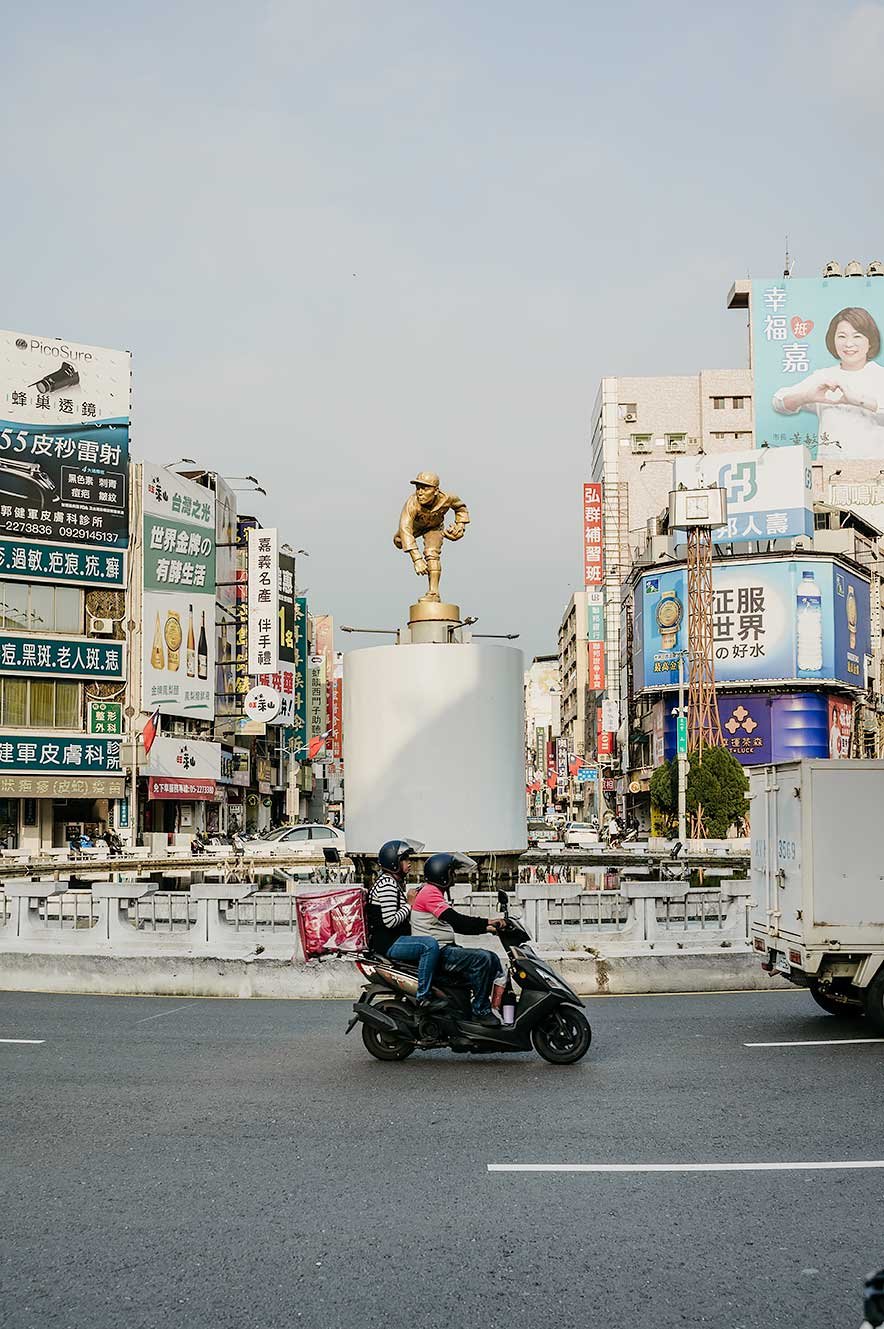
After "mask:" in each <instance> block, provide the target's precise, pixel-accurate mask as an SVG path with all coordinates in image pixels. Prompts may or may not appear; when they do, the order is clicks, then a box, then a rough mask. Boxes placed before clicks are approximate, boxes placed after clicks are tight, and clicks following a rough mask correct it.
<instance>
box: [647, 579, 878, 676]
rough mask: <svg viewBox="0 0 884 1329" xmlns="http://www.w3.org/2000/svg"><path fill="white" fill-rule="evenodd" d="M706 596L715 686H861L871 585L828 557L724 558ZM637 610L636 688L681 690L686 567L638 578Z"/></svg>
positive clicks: (868, 642)
mask: <svg viewBox="0 0 884 1329" xmlns="http://www.w3.org/2000/svg"><path fill="white" fill-rule="evenodd" d="M712 597H713V603H712V611H713V625H712V627H713V656H714V661H715V677H716V680H717V682H719V683H780V682H783V681H804V682H808V683H813V682H839V683H843V684H846V685H847V686H849V687H855V688H864V687H865V677H866V666H865V657H866V656H867V655H869V654H870V653H871V622H870V609H869V583H868V581H867V580H866V579H865V578H863V577H861V576H859V575H858V574H857V573H854V572H848V571H847V570H846V568H844V567H842V566H841V564H840V563H838V562H836V561H835V560H834V559H831V558H812V559H811V558H781V559H774V558H768V559H728V560H726V561H725V562H721V563H716V564H714V565H713V569H712ZM633 609H634V612H633V620H634V622H633V632H634V638H633V640H634V648H633V649H634V658H633V668H634V677H635V686H636V689H637V690H648V689H651V690H658V689H660V688H670V687H675V686H677V684H678V660H679V655H680V653H681V652H682V651H684V650H685V649H686V647H687V574H686V571H685V569H684V568H674V569H672V570H667V571H666V572H653V573H646V574H644V575H643V576H641V577H640V578H639V579H638V581H637V582H636V586H635V591H634V599H633Z"/></svg>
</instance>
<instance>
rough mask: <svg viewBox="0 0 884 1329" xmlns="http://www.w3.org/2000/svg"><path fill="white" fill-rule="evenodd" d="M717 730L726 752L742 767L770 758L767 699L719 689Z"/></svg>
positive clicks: (768, 699)
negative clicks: (718, 726) (718, 727)
mask: <svg viewBox="0 0 884 1329" xmlns="http://www.w3.org/2000/svg"><path fill="white" fill-rule="evenodd" d="M718 714H719V716H720V718H721V733H722V737H723V738H724V745H725V747H726V748H727V750H728V752H732V753H733V755H734V756H735V757H736V758H737V760H738V761H741V762H742V763H743V765H744V766H758V765H761V763H763V762H766V761H770V760H771V732H770V722H771V711H770V698H769V697H765V696H758V695H756V696H752V694H751V693H750V694H748V695H745V696H744V695H739V694H738V695H736V696H733V695H731V694H730V693H727V692H723V693H721V694H720V695H719V698H718Z"/></svg>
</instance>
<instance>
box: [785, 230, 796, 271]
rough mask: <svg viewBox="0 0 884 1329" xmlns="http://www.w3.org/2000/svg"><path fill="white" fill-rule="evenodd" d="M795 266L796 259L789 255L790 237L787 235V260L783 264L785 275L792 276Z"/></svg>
mask: <svg viewBox="0 0 884 1329" xmlns="http://www.w3.org/2000/svg"><path fill="white" fill-rule="evenodd" d="M794 267H795V260H794V258H791V257H790V256H789V237H788V235H787V236H786V261H785V263H784V264H783V276H784V277H791V276H792V272H793V270H794Z"/></svg>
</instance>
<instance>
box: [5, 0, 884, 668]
mask: <svg viewBox="0 0 884 1329" xmlns="http://www.w3.org/2000/svg"><path fill="white" fill-rule="evenodd" d="M4 37H5V49H6V56H5V58H4V98H3V110H2V112H0V150H2V157H3V161H4V163H5V167H6V169H5V178H6V190H5V198H4V207H3V228H2V235H3V239H4V244H3V251H4V254H3V256H4V259H5V262H4V263H3V269H2V270H3V276H4V299H3V301H2V306H3V308H2V314H0V324H2V326H4V327H6V328H8V329H12V330H16V331H23V332H28V333H32V334H42V335H45V336H55V337H64V338H68V339H71V340H75V341H80V342H87V343H92V344H95V345H99V346H111V347H125V348H127V349H129V350H131V351H132V353H133V375H134V379H133V432H132V450H133V456H134V457H135V458H136V459H138V460H145V459H147V460H151V461H156V462H169V461H174V460H176V459H177V458H179V457H182V456H187V457H192V458H194V459H196V461H197V462H198V464H199V465H204V466H206V467H209V468H214V469H217V470H219V471H220V472H221V473H222V474H225V475H228V476H237V475H241V474H246V473H248V474H253V475H255V476H257V477H258V479H259V481H260V483H261V484H262V485H263V486H264V488H266V490H267V497H266V498H261V497H260V496H256V497H254V498H251V497H247V496H246V495H241V496H240V497H241V500H242V509H243V510H245V511H251V512H253V513H254V515H256V516H257V517H258V518H259V519H260V520H261V522H262V523H263V524H264V525H268V526H270V525H278V527H279V529H280V539H282V540H288V542H289V543H291V544H292V545H293V546H294V547H295V548H303V549H306V550H308V551H309V558H302V559H301V560H300V561H299V568H298V578H299V582H300V583H301V585H302V586H305V587H306V588H307V594H308V599H309V601H310V606H311V609H312V610H313V611H315V612H327V613H331V614H333V615H334V616H335V619H336V622H337V623H338V624H352V625H355V626H367V627H395V626H397V625H398V624H399V623H400V622H402V621H403V619H404V617H405V615H406V610H407V606H408V604H409V603H411V602H412V601H413V600H414V599H416V598H417V595H418V594H420V593H421V592H422V590H423V585H422V583H421V582H419V581H418V580H417V578H416V577H415V576H414V573H413V571H412V570H411V565H410V561H409V560H408V558H407V557H405V556H404V555H402V554H400V553H398V552H397V551H396V550H395V549H394V548H393V546H392V542H391V537H392V534H393V532H394V530H395V529H396V525H397V520H398V514H399V511H400V508H401V505H402V503H403V501H404V500H405V498H406V497H407V496H408V494H409V493H410V492H412V491H411V487H410V485H409V481H410V480H411V478H412V476H413V475H414V474H415V473H416V471H417V470H419V469H428V468H429V469H433V470H436V471H438V472H439V473H440V475H441V478H442V483H443V486H444V487H446V488H449V489H451V490H453V491H455V492H457V493H459V494H460V495H461V496H462V497H463V498H464V499H465V500H466V502H467V503H468V505H469V508H470V512H471V514H472V524H471V526H470V528H469V531H468V533H467V536H466V538H465V539H464V540H463V541H462V542H460V543H459V544H456V545H454V544H446V546H445V556H446V563H445V567H444V571H443V582H442V591H443V598H445V599H452V600H454V601H456V602H457V603H459V604H460V606H461V608H462V611H463V612H464V613H465V614H467V613H468V614H470V615H476V616H477V617H478V619H479V623H478V624H477V626H476V629H475V630H476V631H477V632H479V631H485V632H489V633H497V632H519V633H520V634H521V637H520V643H519V644H520V645H521V646H522V647H523V649H524V650H525V652H526V655H527V656H528V657H529V658H530V656H532V655H534V654H544V653H548V652H552V651H554V650H555V645H556V631H557V628H558V624H559V621H560V619H561V616H562V613H563V611H564V608H565V605H566V603H567V601H568V598H569V596H570V595H571V593H572V592H573V591H574V590H575V589H577V588H578V586H579V581H580V578H581V576H582V564H581V549H580V538H581V525H580V496H581V491H580V485H581V483H582V481H583V480H584V479H585V478H587V477H586V470H587V466H588V448H587V440H588V429H589V421H590V414H591V410H592V405H593V401H594V398H595V395H596V391H597V388H598V382H599V379H600V378H601V377H602V376H603V375H606V374H665V373H692V372H695V371H696V370H698V369H699V368H701V367H702V368H721V367H731V366H739V365H742V364H744V363H745V361H746V334H745V325H744V319H743V317H742V316H740V315H738V314H734V313H728V312H727V311H726V309H725V297H726V294H727V291H728V288H729V286H730V284H731V282H732V280H733V279H734V278H735V277H739V276H746V275H752V276H756V277H763V276H769V275H779V273H780V272H781V271H782V263H783V252H784V237H785V236H786V235H787V234H788V236H789V238H790V249H791V252H792V254H793V256H794V257H795V259H796V268H795V275H797V276H812V275H815V274H816V273H817V272H819V271H820V270H821V269H822V266H823V264H824V263H825V261H826V260H827V259H829V258H833V257H834V258H837V259H839V260H840V261H841V262H846V261H847V260H848V259H850V258H853V257H858V258H860V259H861V260H862V261H863V262H868V261H869V260H871V259H873V258H884V172H882V170H881V168H880V143H881V138H882V132H884V80H882V79H881V77H880V71H881V69H882V68H884V3H859V4H855V3H849V2H848V3H831V4H822V3H819V0H803V3H802V4H800V5H799V4H797V3H796V0H789V2H788V3H783V2H779V3H778V2H777V0H764V2H763V3H761V2H758V0H749V2H748V3H745V4H743V5H741V6H739V7H738V8H736V9H735V8H734V7H733V6H720V7H716V6H710V5H708V4H704V5H701V4H694V3H690V4H689V3H683V2H682V0H671V3H669V4H667V5H662V6H661V5H659V4H657V3H650V2H649V0H621V3H619V4H618V5H617V6H601V5H595V4H587V3H585V0H584V2H583V3H576V2H574V3H572V2H571V0H558V2H556V0H553V2H552V3H549V4H546V5H540V4H537V3H526V2H525V0H506V3H503V0H486V3H485V4H482V5H475V4H472V3H466V2H465V0H446V3H444V4H443V3H440V2H439V0H434V3H420V0H375V2H374V3H369V2H368V0H361V2H357V0H326V3H319V2H318V0H316V2H314V0H288V2H287V3H284V2H283V0H269V2H268V0H254V2H253V3H250V4H249V5H244V4H243V5H232V4H227V3H224V2H223V0H220V2H218V3H213V4H211V5H210V4H208V3H205V2H204V0H188V3H187V4H186V5H180V4H172V3H169V0H152V3H151V4H149V5H148V4H146V3H144V2H143V0H133V2H132V3H131V4H130V5H128V6H123V5H119V4H116V5H111V4H110V3H108V0H84V2H83V3H81V4H78V5H76V6H72V5H69V4H65V5H61V4H59V3H57V0H49V3H44V4H41V5H40V6H36V7H35V6H18V7H17V8H14V9H12V10H10V11H9V12H8V13H7V14H6V15H5V23H4ZM368 642H369V639H368V638H364V639H358V638H352V637H351V638H347V637H344V638H342V639H341V640H339V642H338V645H339V646H343V647H347V646H349V645H351V644H352V645H356V644H359V645H364V644H367V643H368Z"/></svg>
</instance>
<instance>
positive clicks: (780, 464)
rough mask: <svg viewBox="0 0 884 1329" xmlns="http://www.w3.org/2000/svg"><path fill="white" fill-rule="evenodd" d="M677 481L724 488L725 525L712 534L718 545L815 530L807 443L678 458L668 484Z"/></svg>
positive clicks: (675, 486) (782, 537) (676, 484)
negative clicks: (798, 445) (799, 445)
mask: <svg viewBox="0 0 884 1329" xmlns="http://www.w3.org/2000/svg"><path fill="white" fill-rule="evenodd" d="M680 485H684V486H685V487H686V488H687V489H705V488H706V487H707V486H709V485H718V486H719V488H721V489H723V490H724V491H725V493H726V495H727V525H726V526H720V527H717V528H716V529H715V530H714V531H713V532H712V539H713V540H714V541H715V543H716V544H738V543H740V542H746V541H757V540H785V539H791V538H792V537H793V536H796V535H812V534H813V472H812V468H811V462H810V453H809V452H808V450H807V448H805V447H796V448H792V447H790V448H777V449H775V450H773V449H770V448H751V449H747V450H746V451H743V452H728V453H725V454H715V455H709V454H705V453H704V454H703V455H700V456H696V457H680V458H679V459H678V460H677V461H676V462H675V465H674V466H673V471H672V487H673V489H678V488H679V486H680Z"/></svg>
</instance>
